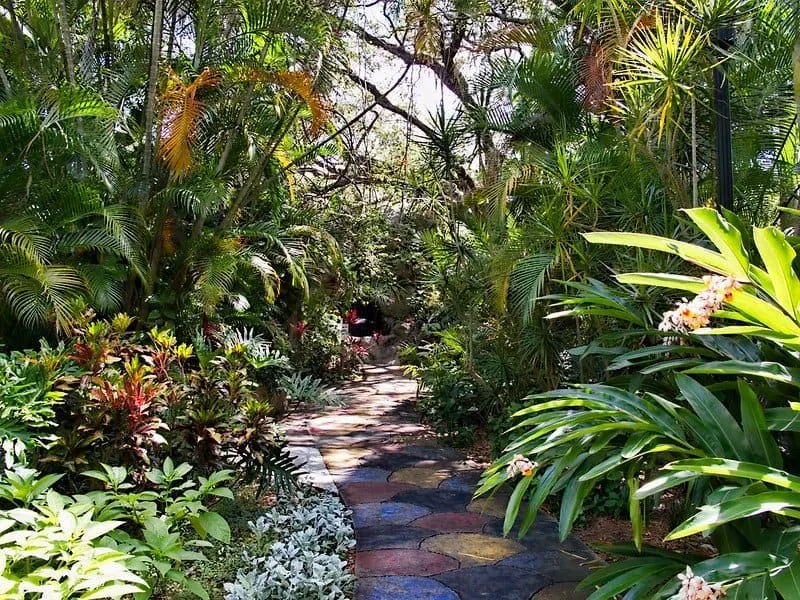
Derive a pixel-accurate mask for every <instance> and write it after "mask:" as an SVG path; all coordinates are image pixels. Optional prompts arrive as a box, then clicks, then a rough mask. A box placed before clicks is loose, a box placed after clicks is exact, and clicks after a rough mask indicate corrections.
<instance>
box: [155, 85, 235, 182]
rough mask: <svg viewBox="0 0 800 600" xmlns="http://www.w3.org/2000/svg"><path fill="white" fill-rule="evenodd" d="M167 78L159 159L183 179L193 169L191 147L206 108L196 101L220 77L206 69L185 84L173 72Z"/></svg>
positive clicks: (162, 100) (162, 111)
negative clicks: (198, 95)
mask: <svg viewBox="0 0 800 600" xmlns="http://www.w3.org/2000/svg"><path fill="white" fill-rule="evenodd" d="M168 75H169V81H168V83H167V89H166V90H165V91H164V94H163V95H162V96H161V98H160V103H161V106H162V110H161V136H160V140H159V146H158V157H159V158H160V159H161V160H162V161H164V164H166V165H167V168H168V169H169V170H170V171H171V172H172V173H173V174H174V175H175V176H177V177H181V176H183V175H185V174H186V173H188V172H189V170H190V169H191V168H192V149H191V144H192V142H193V141H194V138H195V136H196V134H197V125H198V123H199V122H200V119H201V118H202V117H203V109H205V106H206V105H205V104H204V103H203V102H200V101H199V100H198V99H197V93H198V92H199V91H201V90H203V89H206V88H210V87H214V86H216V85H217V84H219V82H220V81H221V78H220V77H219V75H217V74H216V73H215V72H214V71H212V70H211V69H205V70H204V71H203V72H202V73H200V75H198V76H197V77H196V78H195V80H194V81H193V82H192V83H190V84H189V85H186V84H185V83H184V82H183V80H182V79H181V78H180V77H179V76H178V75H177V74H176V73H175V71H173V70H172V69H169V70H168Z"/></svg>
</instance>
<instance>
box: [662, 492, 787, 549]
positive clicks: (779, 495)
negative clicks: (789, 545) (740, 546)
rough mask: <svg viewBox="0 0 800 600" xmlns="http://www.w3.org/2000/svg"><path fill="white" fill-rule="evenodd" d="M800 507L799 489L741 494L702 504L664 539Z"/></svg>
mask: <svg viewBox="0 0 800 600" xmlns="http://www.w3.org/2000/svg"><path fill="white" fill-rule="evenodd" d="M798 507H800V494H798V493H796V492H765V493H763V494H755V495H752V496H742V497H741V498H736V499H734V500H727V501H725V502H722V503H720V504H714V505H706V506H702V507H701V508H700V512H698V513H697V514H696V515H694V516H693V517H691V518H690V519H687V520H686V521H684V522H683V523H681V524H680V525H679V526H678V527H676V528H675V529H673V530H672V531H671V532H670V534H669V535H668V536H667V537H666V538H665V539H666V540H668V541H669V540H677V539H679V538H684V537H688V536H690V535H695V534H698V533H702V532H703V531H707V530H709V529H713V528H715V527H719V526H720V525H724V524H725V523H730V522H731V521H736V520H738V519H745V518H747V517H752V516H755V515H760V514H763V513H767V512H771V513H776V514H785V513H786V511H787V510H788V509H794V508H798Z"/></svg>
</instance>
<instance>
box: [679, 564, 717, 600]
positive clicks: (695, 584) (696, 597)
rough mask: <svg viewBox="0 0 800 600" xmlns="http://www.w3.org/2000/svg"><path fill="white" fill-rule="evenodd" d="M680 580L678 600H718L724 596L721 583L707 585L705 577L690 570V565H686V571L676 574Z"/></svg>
mask: <svg viewBox="0 0 800 600" xmlns="http://www.w3.org/2000/svg"><path fill="white" fill-rule="evenodd" d="M678 579H680V580H681V591H680V592H679V593H678V600H718V599H719V598H722V597H723V596H726V595H727V594H726V593H725V590H723V589H722V586H721V585H709V584H707V583H706V581H705V579H703V578H702V577H698V576H697V575H695V574H694V573H693V572H692V568H691V567H686V573H681V574H680V575H678Z"/></svg>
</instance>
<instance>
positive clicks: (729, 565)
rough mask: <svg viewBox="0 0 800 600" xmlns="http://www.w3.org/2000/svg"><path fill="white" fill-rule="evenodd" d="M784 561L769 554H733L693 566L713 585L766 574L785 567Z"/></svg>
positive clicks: (696, 571)
mask: <svg viewBox="0 0 800 600" xmlns="http://www.w3.org/2000/svg"><path fill="white" fill-rule="evenodd" d="M785 564H786V561H785V560H784V559H781V558H778V557H777V556H774V555H772V554H769V553H768V552H761V551H753V552H731V553H726V554H722V555H720V556H716V557H714V558H709V559H707V560H704V561H701V562H698V563H696V564H694V565H692V571H694V574H695V575H698V576H700V577H702V578H703V579H705V580H706V581H708V582H711V583H724V582H728V581H732V580H736V579H740V578H742V577H749V576H755V575H758V574H766V573H768V572H769V571H771V570H772V569H775V568H778V567H780V566H782V565H785Z"/></svg>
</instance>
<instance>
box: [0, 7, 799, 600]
mask: <svg viewBox="0 0 800 600" xmlns="http://www.w3.org/2000/svg"><path fill="white" fill-rule="evenodd" d="M798 23H800V6H798V4H797V3H796V2H795V1H794V0H775V1H772V2H756V1H754V0H719V1H716V2H705V1H703V0H631V1H623V0H564V1H561V0H559V1H553V2H521V3H520V2H517V3H511V2H506V1H505V0H481V1H478V0H458V1H456V0H452V1H451V0H439V1H438V2H433V1H418V0H409V1H408V2H395V1H394V0H383V1H380V2H378V3H367V4H365V5H360V4H355V5H354V4H351V3H347V2H337V1H336V0H325V1H317V0H307V1H306V0H241V1H238V2H226V1H224V0H196V1H194V2H184V1H181V0H176V1H173V2H166V1H165V0H150V1H149V2H122V1H119V0H94V1H93V2H85V1H82V0H46V1H37V2H34V1H29V0H18V1H11V0H9V1H6V0H2V1H0V352H3V354H0V402H2V404H0V441H1V442H2V449H3V459H4V466H5V470H4V474H3V475H2V476H0V534H2V536H0V565H1V566H2V576H0V596H2V597H9V598H40V597H42V598H47V597H63V598H73V597H75V598H78V597H92V598H101V597H123V596H125V595H126V594H134V595H137V597H147V596H148V595H160V596H162V597H175V594H181V593H193V594H196V595H197V596H200V597H205V596H206V594H207V593H208V592H209V591H212V592H213V590H210V588H209V585H208V582H207V581H206V579H204V577H205V576H206V575H208V572H207V571H204V570H203V569H202V568H200V567H198V566H197V565H198V564H199V563H200V562H201V561H202V559H203V558H204V556H205V555H206V554H207V555H209V556H217V557H223V556H225V555H226V552H225V547H226V546H225V544H228V543H229V542H230V540H231V535H232V534H231V531H232V530H233V534H234V535H235V536H242V537H243V538H244V539H247V541H246V542H242V545H243V546H247V549H248V551H249V550H253V551H255V552H260V553H261V555H259V556H260V557H259V558H258V559H256V562H254V563H248V562H247V561H243V560H240V556H239V555H238V553H237V555H236V557H235V559H234V561H235V562H232V563H230V564H229V563H227V562H225V561H222V564H224V565H226V568H229V569H230V572H229V573H227V575H228V578H227V579H226V580H225V582H227V584H228V586H227V589H228V593H229V594H230V597H235V598H240V597H241V598H245V597H247V598H249V597H257V596H258V594H262V595H263V594H267V593H273V594H281V593H284V592H283V591H281V590H282V589H283V588H280V586H281V585H283V584H281V583H280V581H278V580H277V579H276V580H274V581H273V580H271V579H270V578H269V577H266V576H265V573H264V568H263V565H265V564H273V563H275V564H279V563H280V562H281V561H282V560H283V559H284V558H285V557H283V558H282V557H281V555H280V552H279V550H280V548H282V547H283V546H276V547H274V548H272V547H271V546H270V545H271V544H272V542H273V541H274V539H275V535H276V534H277V532H276V531H274V528H272V529H270V527H267V525H265V524H264V523H263V522H261V524H260V525H259V522H260V521H259V520H258V518H257V515H256V512H257V511H260V510H261V508H258V509H257V510H256V509H254V511H253V513H252V514H247V515H244V516H243V517H242V516H241V515H239V517H241V518H239V517H236V514H235V510H236V509H235V508H232V505H233V506H238V504H237V503H238V501H239V500H240V499H241V498H244V497H246V496H247V494H251V495H254V496H255V497H257V498H262V497H263V495H264V492H265V490H267V489H268V488H269V489H273V490H276V489H277V490H278V491H281V490H283V491H284V492H285V491H286V490H288V489H293V486H294V475H295V473H296V468H295V466H294V464H293V463H292V462H291V460H290V458H289V457H288V455H287V453H286V448H285V441H284V440H283V437H282V434H281V433H280V427H279V422H280V419H281V417H282V416H283V415H285V414H287V413H288V412H291V411H292V410H294V409H295V408H296V407H297V406H298V405H299V404H301V403H317V404H328V405H331V404H336V403H338V402H340V401H341V398H339V397H338V396H337V395H336V394H335V393H333V392H331V391H330V390H329V388H328V384H329V382H330V381H331V380H334V379H338V378H343V377H348V376H350V375H351V374H353V373H355V372H357V371H358V369H359V367H360V365H361V363H362V362H363V361H364V360H368V359H370V357H374V358H376V359H383V358H387V357H388V358H391V357H393V355H394V350H393V349H394V348H397V350H398V354H399V357H400V359H401V360H402V361H403V362H404V364H405V365H406V369H407V372H408V373H409V374H410V375H412V376H414V377H417V378H418V380H419V382H420V390H421V393H420V401H419V408H420V412H421V414H422V416H423V417H424V418H425V419H426V420H427V422H428V423H429V424H430V425H431V426H432V427H433V428H434V429H435V430H436V431H437V432H438V433H439V434H441V435H442V437H443V438H444V439H446V440H447V441H449V442H451V443H453V444H456V445H461V446H464V445H470V444H472V443H474V442H476V441H479V440H480V438H482V437H483V436H486V437H487V438H488V440H489V442H490V446H491V451H492V452H493V453H494V458H496V462H495V463H494V465H493V466H492V467H491V468H490V469H489V470H488V471H487V473H486V475H485V478H484V480H483V482H482V485H481V488H480V490H479V492H480V493H489V492H490V491H492V490H495V489H498V488H500V489H507V488H508V487H509V485H510V486H511V489H512V490H513V492H512V493H511V495H510V500H509V504H508V511H507V522H506V526H507V532H511V531H512V530H514V531H517V530H521V531H523V532H524V530H525V529H526V528H527V527H529V526H530V525H531V523H532V522H533V519H534V518H535V515H536V512H537V510H539V509H540V508H541V507H542V506H545V507H547V508H548V509H549V510H555V511H558V512H559V515H560V518H559V521H560V528H561V534H562V535H563V536H566V535H567V534H568V533H569V532H570V531H571V529H572V528H573V526H574V525H575V523H576V522H578V521H579V520H580V519H582V518H584V517H585V516H586V515H587V514H589V513H591V512H592V511H599V510H600V507H603V506H610V507H611V508H610V511H611V512H613V513H616V514H622V515H625V516H627V517H629V519H630V525H631V532H632V535H631V544H630V545H626V544H620V545H617V546H614V547H612V548H608V549H607V553H608V554H609V555H619V556H621V557H625V558H624V559H621V560H619V561H618V562H614V563H613V565H612V566H610V567H606V568H602V569H599V570H598V571H597V572H596V573H594V574H593V575H592V576H591V577H590V578H589V579H588V580H586V581H585V582H584V585H585V587H586V589H588V590H591V593H592V595H591V596H590V597H591V598H592V599H593V600H596V599H597V600H599V599H601V598H615V597H618V596H619V597H625V598H630V599H634V598H660V597H663V598H671V597H678V595H679V594H681V593H683V592H681V585H682V584H681V581H680V580H679V579H678V578H677V577H676V576H677V575H678V574H679V573H685V572H686V569H687V567H688V568H689V569H690V573H687V574H686V575H684V580H683V581H684V584H683V585H684V587H687V586H689V585H690V584H691V585H695V584H696V585H697V586H701V584H702V585H705V586H707V587H706V588H703V589H704V590H705V591H704V593H706V595H707V596H708V597H710V598H711V597H716V596H717V595H719V594H720V593H722V591H723V590H724V591H726V592H727V594H728V596H729V597H736V598H764V599H772V598H784V599H788V598H795V597H800V590H798V589H797V588H796V585H797V584H796V580H800V577H797V573H798V570H799V569H800V558H798V555H797V547H798V543H799V542H800V537H799V536H800V534H798V533H797V531H796V530H797V528H798V525H797V519H798V515H800V513H798V509H800V500H798V494H799V493H800V479H798V477H800V468H798V464H797V460H798V458H797V457H798V455H799V454H798V453H799V452H800V448H799V447H798V445H797V440H796V435H797V432H798V431H800V429H798V425H797V423H796V422H797V408H798V406H797V403H796V402H795V397H796V392H797V387H798V385H800V384H798V381H800V375H798V373H800V364H798V360H797V356H796V354H797V351H798V349H800V342H798V339H800V324H798V323H799V321H798V319H799V318H800V312H798V311H800V308H798V307H799V306H800V304H799V303H800V275H798V270H797V260H796V247H797V246H798V238H797V231H796V226H797V222H798V218H800V210H798V209H800V204H799V202H800V197H799V196H798V190H800V181H799V180H798V169H797V165H798V141H799V140H800V138H799V136H798V131H800V128H798V126H797V107H798V103H800V99H798V98H800V93H798V91H797V90H798V89H800V38H798V34H797V31H798ZM731 31H732V32H733V34H734V35H733V37H732V38H731V37H729V36H728V35H727V33H728V32H731ZM723 81H724V82H726V83H727V84H728V85H729V87H730V93H731V95H730V122H729V124H730V130H731V133H732V147H731V157H732V158H731V161H730V165H727V164H726V161H725V160H724V156H722V157H720V156H718V152H719V150H718V147H719V145H718V142H719V140H720V139H721V138H720V137H719V136H720V135H721V131H722V129H721V127H723V126H724V119H721V115H720V113H719V111H720V109H721V108H722V106H723V105H724V102H723V103H722V104H720V102H719V87H720V85H721V83H722V82H723ZM721 121H722V122H721ZM728 166H729V167H730V170H731V171H732V174H733V181H734V186H735V187H734V196H733V199H732V200H733V202H732V204H730V205H729V204H728V203H727V201H726V199H725V198H722V197H721V196H720V194H719V191H718V187H717V186H718V182H719V180H720V178H721V177H722V176H723V175H724V173H725V171H726V168H727V167H728ZM683 296H686V297H687V298H683ZM234 498H235V500H232V499H234ZM604 498H605V499H610V500H609V501H608V502H606V500H604ZM282 502H283V501H282ZM315 503H319V505H320V506H321V507H322V508H320V509H319V511H321V512H320V513H319V514H321V513H322V512H325V513H329V514H330V515H331V523H335V524H336V528H340V529H343V530H346V529H347V527H348V526H347V525H346V523H345V521H346V517H345V516H344V515H343V514H341V507H340V506H338V505H336V506H334V504H335V503H330V502H328V500H326V499H319V498H316V497H312V499H310V500H303V501H301V502H300V503H299V505H296V504H292V503H291V502H289V503H288V504H286V506H284V505H283V504H280V505H279V506H278V508H275V511H276V512H275V516H274V518H275V519H279V518H284V517H281V516H280V514H279V513H280V511H281V510H283V509H286V510H290V511H291V510H294V511H295V512H297V515H296V516H295V517H292V518H296V519H297V520H298V529H297V530H292V531H291V532H290V535H289V539H290V542H291V543H292V544H295V545H300V544H301V542H300V541H299V540H301V538H303V539H305V538H304V537H303V536H305V537H309V536H310V535H311V534H309V533H308V531H307V530H306V528H305V526H301V525H303V523H305V521H311V520H319V519H318V518H317V516H316V515H317V514H318V513H316V512H314V511H316V510H317V508H314V506H316V504H315ZM291 506H294V508H290V507H291ZM306 506H308V507H310V508H308V509H306V508H305V507H306ZM664 506H670V507H671V508H670V510H672V511H673V512H674V513H675V518H674V523H672V525H673V529H672V531H671V533H670V534H669V538H670V539H682V538H687V537H692V536H702V537H703V540H704V542H705V543H706V544H705V546H706V547H708V548H710V549H711V550H710V551H709V552H708V553H706V554H705V555H698V556H694V555H689V554H684V553H678V552H671V551H668V550H665V549H664V548H662V547H660V546H659V547H655V546H648V545H645V544H644V543H643V532H644V531H645V529H646V528H647V525H648V521H649V519H650V518H651V515H652V514H653V513H654V512H655V511H656V510H657V509H658V508H659V507H661V508H663V507H664ZM312 513H313V514H312ZM234 517H236V518H234ZM237 518H238V520H239V521H242V522H247V521H251V526H250V527H249V528H248V527H247V526H240V525H237V522H236V519H237ZM304 519H305V521H304ZM323 521H324V519H322V520H321V521H320V523H322V522H323ZM515 522H516V523H518V524H519V527H518V529H513V526H514V524H515ZM320 526H321V527H322V526H323V525H320ZM237 527H238V529H237ZM287 531H288V529H287ZM284 533H285V532H284ZM248 536H249V537H248ZM312 537H313V536H312ZM64 541H66V542H67V545H68V548H69V551H68V552H67V553H66V554H65V553H63V552H62V545H61V544H62V542H64ZM350 543H351V542H350V540H349V538H347V539H345V537H340V538H337V537H336V536H335V535H333V534H331V536H330V539H327V540H322V539H320V540H319V543H318V544H317V546H318V547H315V548H316V549H314V550H313V551H311V552H312V553H311V554H309V555H308V556H309V557H310V558H309V561H310V562H309V565H312V564H313V563H314V562H315V560H316V558H315V557H317V556H323V557H325V558H324V559H319V560H321V561H323V562H324V564H325V565H326V567H325V568H326V569H327V571H326V572H328V573H329V575H330V577H328V579H329V581H327V583H325V585H329V584H330V585H329V588H330V589H329V588H325V590H324V592H323V591H321V590H322V588H319V589H316V588H314V585H315V583H314V582H313V578H309V577H308V576H307V574H306V573H301V572H298V573H293V574H292V579H291V581H292V582H295V581H297V582H302V585H303V586H306V587H304V588H303V589H306V588H307V593H309V594H312V595H313V594H314V593H317V592H319V593H320V594H322V593H326V594H330V595H331V597H336V598H339V597H346V595H347V593H349V587H350V583H351V582H350V580H349V579H348V577H349V576H347V575H346V573H345V571H346V569H345V568H344V566H343V563H342V561H341V556H343V555H344V554H345V553H346V552H347V549H348V548H349V545H350ZM270 548H272V549H270ZM315 553H316V554H315ZM287 560H288V559H287ZM269 561H272V562H269ZM212 562H213V561H212ZM76 572H79V573H80V577H77V578H76V577H74V576H73V575H72V574H73V573H76ZM237 572H238V576H237V575H236V573H237ZM326 577H327V576H326ZM342 578H343V579H342ZM234 579H235V581H233V580H234ZM334 579H342V582H341V583H342V585H341V586H339V585H338V584H337V583H336V582H335V581H334ZM345 579H346V581H345ZM232 581H233V583H232ZM287 581H288V580H287ZM217 583H219V582H217ZM317 583H319V585H322V583H320V582H317ZM287 585H289V584H287ZM291 585H294V583H291ZM298 585H299V584H298ZM269 586H278V587H277V588H275V589H272V588H270V587H269ZM212 587H213V585H212ZM290 587H291V586H290ZM218 588H219V589H217V590H216V592H214V593H217V594H218V596H219V595H220V594H222V589H223V588H222V586H221V585H219V586H218ZM278 588H280V589H278ZM180 590H183V591H180ZM276 590H277V591H276ZM304 593H306V592H304Z"/></svg>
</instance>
